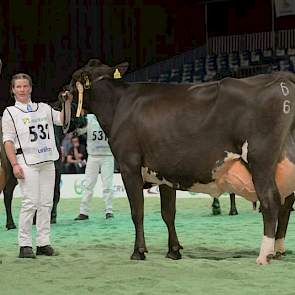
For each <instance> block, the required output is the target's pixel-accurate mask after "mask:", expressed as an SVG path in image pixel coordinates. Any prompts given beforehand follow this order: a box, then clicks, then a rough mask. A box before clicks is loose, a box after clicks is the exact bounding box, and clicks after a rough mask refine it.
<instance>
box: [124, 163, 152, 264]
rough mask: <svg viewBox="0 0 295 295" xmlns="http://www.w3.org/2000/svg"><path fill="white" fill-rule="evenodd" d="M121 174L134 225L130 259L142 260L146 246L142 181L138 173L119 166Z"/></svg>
mask: <svg viewBox="0 0 295 295" xmlns="http://www.w3.org/2000/svg"><path fill="white" fill-rule="evenodd" d="M121 175H122V179H123V182H124V185H125V188H126V192H127V196H128V200H129V204H130V210H131V216H132V221H133V223H134V227H135V243H134V251H133V253H132V255H131V257H130V258H131V259H132V260H144V259H145V254H144V253H147V252H148V251H147V248H146V245H145V238H144V228H143V215H144V211H143V210H144V199H143V181H142V177H141V175H140V174H135V173H131V172H130V171H125V170H124V169H122V167H121Z"/></svg>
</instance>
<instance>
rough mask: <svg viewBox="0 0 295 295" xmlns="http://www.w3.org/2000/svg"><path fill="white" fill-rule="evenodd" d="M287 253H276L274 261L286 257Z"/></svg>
mask: <svg viewBox="0 0 295 295" xmlns="http://www.w3.org/2000/svg"><path fill="white" fill-rule="evenodd" d="M285 255H286V253H285V252H284V253H282V252H279V251H278V252H276V254H275V255H274V257H273V259H276V260H281V259H282V258H283V256H285Z"/></svg>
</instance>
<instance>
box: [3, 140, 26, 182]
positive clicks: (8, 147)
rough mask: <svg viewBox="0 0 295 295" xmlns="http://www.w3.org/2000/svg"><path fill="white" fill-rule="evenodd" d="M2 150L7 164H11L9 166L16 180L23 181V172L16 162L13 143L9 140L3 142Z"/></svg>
mask: <svg viewBox="0 0 295 295" xmlns="http://www.w3.org/2000/svg"><path fill="white" fill-rule="evenodd" d="M4 148H5V152H6V155H7V158H8V160H9V162H10V163H11V166H12V168H13V174H14V176H15V177H16V178H19V179H23V178H24V172H23V169H22V168H21V166H20V165H19V164H18V162H17V158H16V154H15V148H14V143H13V142H12V141H10V140H8V141H5V142H4Z"/></svg>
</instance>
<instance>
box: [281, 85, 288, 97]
mask: <svg viewBox="0 0 295 295" xmlns="http://www.w3.org/2000/svg"><path fill="white" fill-rule="evenodd" d="M280 86H281V89H282V93H283V95H284V96H288V95H289V93H290V91H289V88H288V86H287V85H286V83H285V82H281V83H280Z"/></svg>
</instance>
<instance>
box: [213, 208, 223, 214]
mask: <svg viewBox="0 0 295 295" xmlns="http://www.w3.org/2000/svg"><path fill="white" fill-rule="evenodd" d="M212 214H213V215H220V214H221V209H220V208H212Z"/></svg>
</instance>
